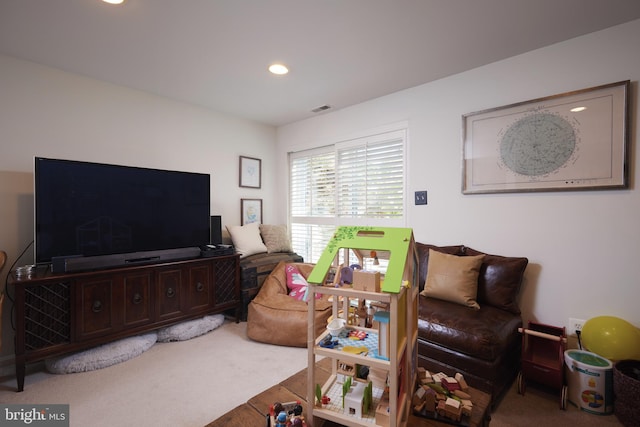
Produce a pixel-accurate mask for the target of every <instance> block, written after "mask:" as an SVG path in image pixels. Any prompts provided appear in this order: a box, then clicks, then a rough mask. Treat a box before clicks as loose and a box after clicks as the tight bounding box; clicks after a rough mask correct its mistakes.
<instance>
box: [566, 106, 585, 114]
mask: <svg viewBox="0 0 640 427" xmlns="http://www.w3.org/2000/svg"><path fill="white" fill-rule="evenodd" d="M586 109H587V107H575V108H572V109H571V110H570V111H571V112H572V113H579V112H580V111H584V110H586Z"/></svg>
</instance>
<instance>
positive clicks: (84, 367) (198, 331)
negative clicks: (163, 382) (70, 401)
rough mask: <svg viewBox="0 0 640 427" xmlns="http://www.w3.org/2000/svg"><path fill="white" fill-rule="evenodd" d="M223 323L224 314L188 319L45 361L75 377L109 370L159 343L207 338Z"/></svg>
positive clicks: (49, 367) (56, 371)
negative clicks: (98, 370)
mask: <svg viewBox="0 0 640 427" xmlns="http://www.w3.org/2000/svg"><path fill="white" fill-rule="evenodd" d="M223 323H224V315H223V314H216V315H213V316H205V317H203V318H201V319H195V320H189V321H186V322H182V323H178V324H177V325H173V326H168V327H166V328H162V329H159V330H158V331H157V332H152V333H149V334H145V335H139V336H136V337H130V338H124V339H122V340H119V341H114V342H111V343H107V344H104V345H101V346H99V347H95V348H92V349H89V350H85V351H81V352H79V353H74V354H69V355H65V356H61V357H59V358H51V359H47V360H45V366H46V368H47V370H48V371H49V372H51V373H52V374H72V373H76V372H88V371H93V370H96V369H102V368H106V367H108V366H112V365H115V364H117V363H121V362H125V361H127V360H129V359H133V358H134V357H136V356H139V355H141V354H142V353H144V352H145V351H147V350H148V349H150V348H151V346H153V345H154V344H155V343H156V342H169V341H184V340H188V339H191V338H195V337H197V336H200V335H204V334H206V333H207V332H210V331H212V330H214V329H216V328H217V327H219V326H220V325H222V324H223Z"/></svg>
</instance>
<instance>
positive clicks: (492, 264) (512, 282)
mask: <svg viewBox="0 0 640 427" xmlns="http://www.w3.org/2000/svg"><path fill="white" fill-rule="evenodd" d="M416 246H417V251H418V258H419V274H420V289H421V290H423V289H424V286H425V278H426V277H427V273H428V266H429V249H433V250H435V251H437V252H441V253H445V254H451V255H457V256H474V255H484V258H483V260H482V265H481V267H480V270H479V274H478V288H477V299H476V300H477V302H478V304H479V305H480V308H479V309H474V308H470V307H467V306H464V305H461V304H457V303H453V302H449V301H444V300H441V299H436V298H432V297H426V296H423V295H422V294H421V295H420V300H419V305H420V306H419V314H418V365H419V366H422V367H424V368H426V369H428V370H430V371H435V372H440V371H442V372H445V373H447V374H449V375H454V374H455V373H456V372H460V373H461V374H462V375H464V377H465V380H466V381H467V383H468V384H469V385H470V386H472V387H475V388H478V389H480V390H483V391H485V392H487V393H490V394H491V395H492V405H493V406H494V407H495V405H496V403H497V402H499V400H500V398H501V397H502V396H503V394H504V392H506V390H507V389H508V388H509V386H510V385H511V384H512V382H513V380H514V378H515V377H516V376H517V373H518V371H519V369H520V357H521V345H522V337H521V335H520V333H519V332H518V328H519V327H521V326H522V318H521V315H520V309H519V307H518V302H517V296H518V293H519V291H520V286H521V283H522V279H523V275H524V271H525V268H526V266H527V264H528V260H527V258H512V257H503V256H497V255H490V254H483V253H482V252H479V251H476V250H474V249H471V248H467V247H465V246H462V245H458V246H446V247H437V246H432V245H427V244H423V243H416Z"/></svg>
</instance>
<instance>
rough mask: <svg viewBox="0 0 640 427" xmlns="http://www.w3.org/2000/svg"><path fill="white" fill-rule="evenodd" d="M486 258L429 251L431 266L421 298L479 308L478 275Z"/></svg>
mask: <svg viewBox="0 0 640 427" xmlns="http://www.w3.org/2000/svg"><path fill="white" fill-rule="evenodd" d="M483 258H484V255H477V256H457V255H449V254H444V253H441V252H437V251H434V250H433V249H429V267H428V270H427V278H426V280H425V284H424V290H423V291H422V292H421V294H422V295H424V296H426V297H431V298H437V299H442V300H445V301H450V302H455V303H457V304H462V305H466V306H467V307H472V308H476V309H479V308H480V305H478V303H477V302H476V296H477V293H478V274H479V273H480V266H481V265H482V259H483Z"/></svg>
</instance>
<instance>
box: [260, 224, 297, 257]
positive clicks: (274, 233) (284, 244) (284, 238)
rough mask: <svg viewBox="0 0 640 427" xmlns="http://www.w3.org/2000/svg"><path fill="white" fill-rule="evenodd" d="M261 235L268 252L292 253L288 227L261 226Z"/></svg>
mask: <svg viewBox="0 0 640 427" xmlns="http://www.w3.org/2000/svg"><path fill="white" fill-rule="evenodd" d="M260 234H261V235H262V240H264V244H265V245H266V246H267V252H269V253H273V252H291V240H290V239H289V234H288V233H287V226H286V225H265V224H260Z"/></svg>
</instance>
